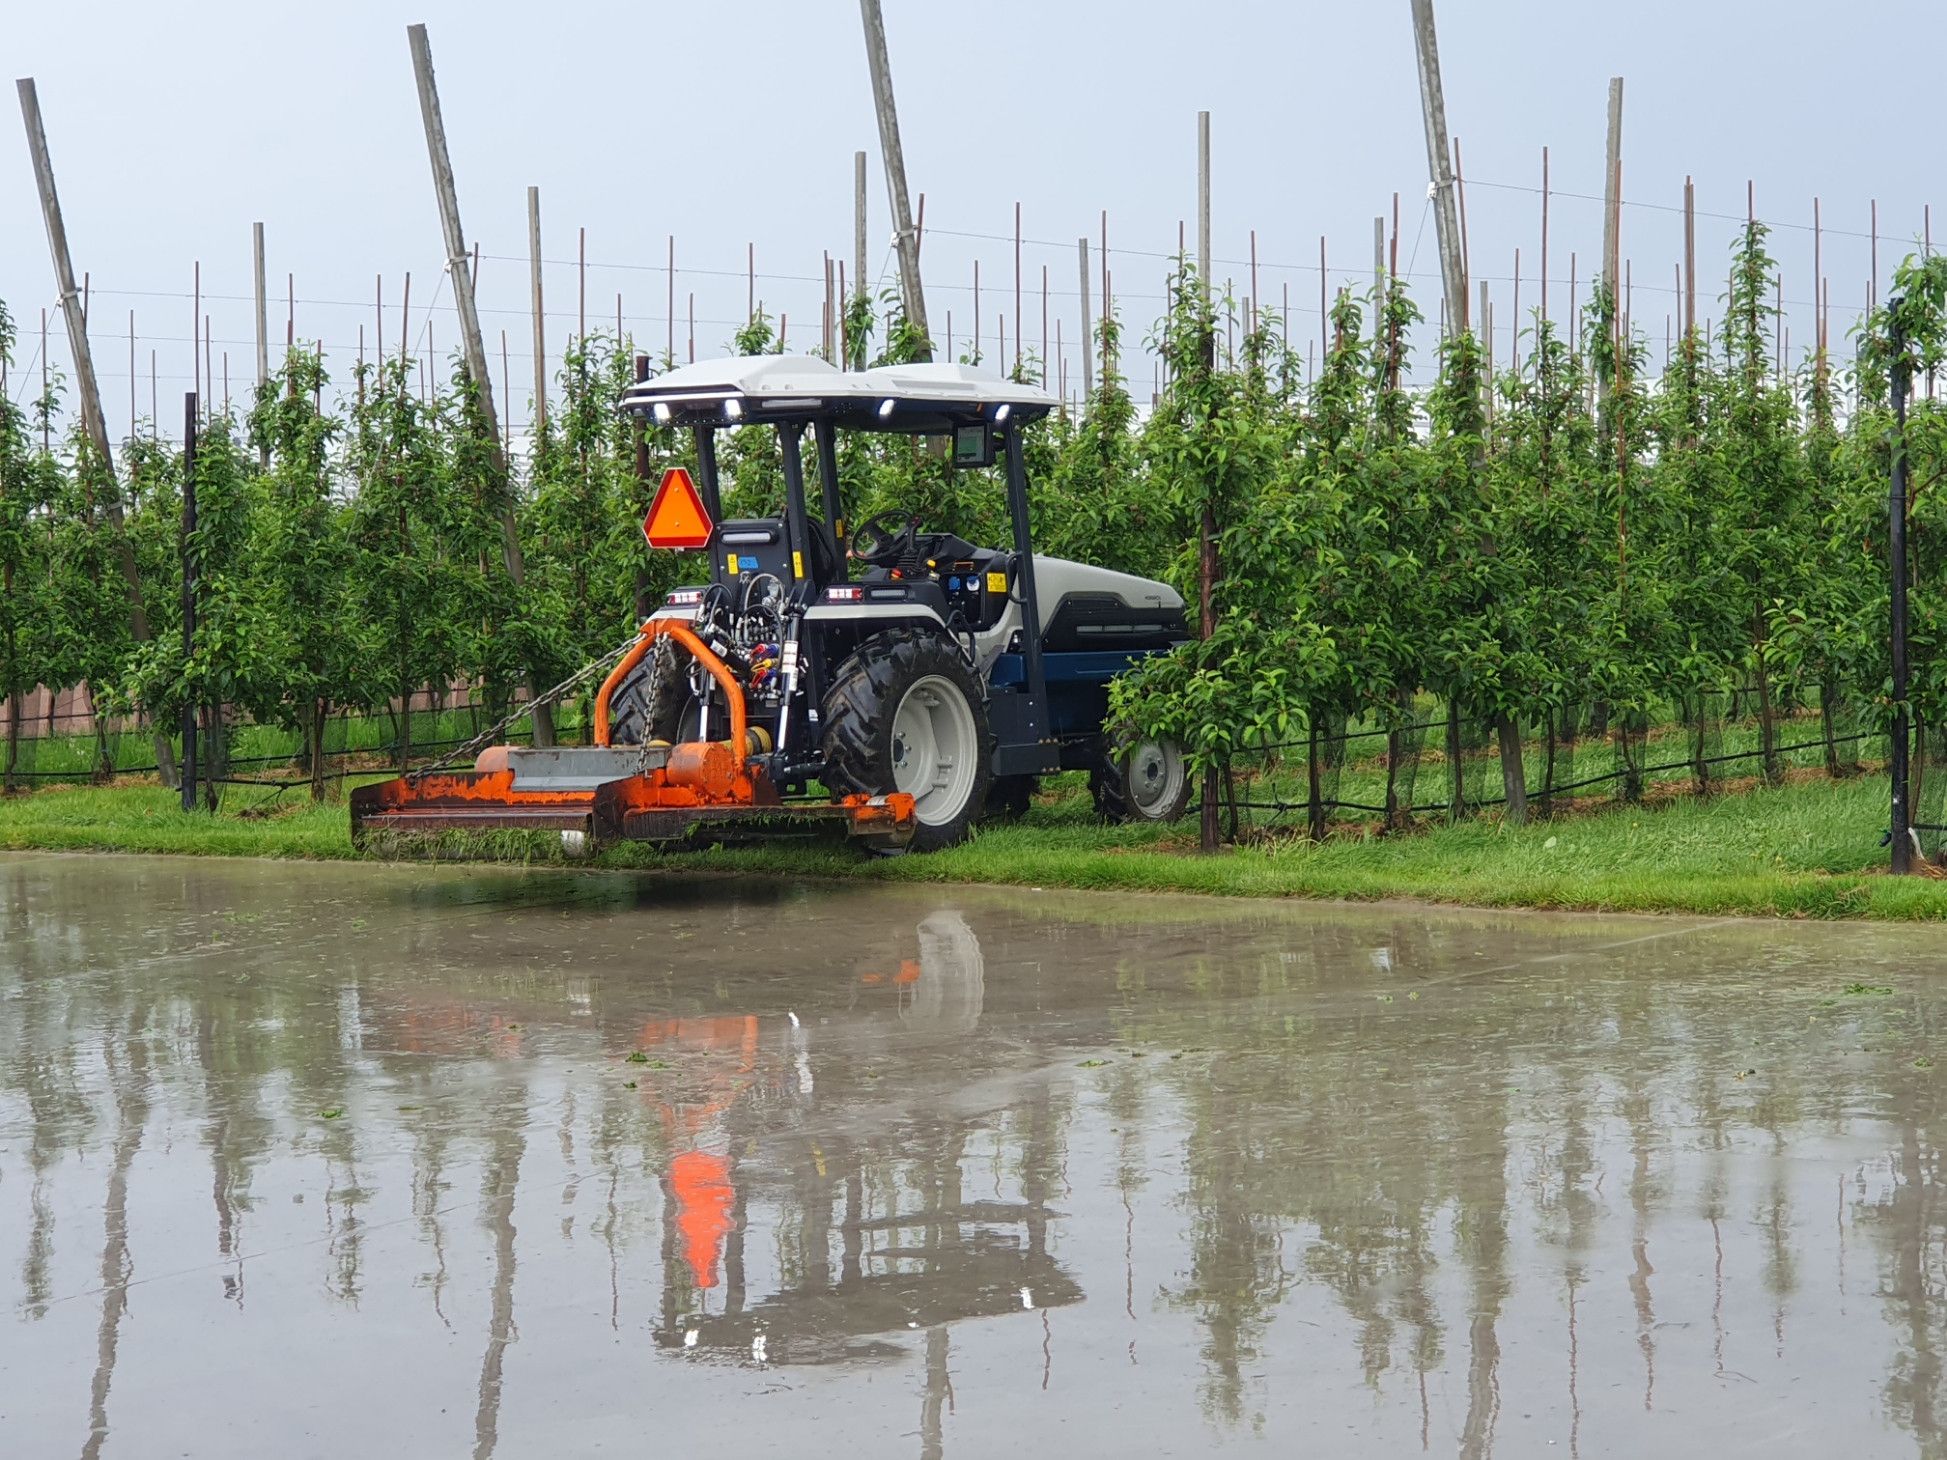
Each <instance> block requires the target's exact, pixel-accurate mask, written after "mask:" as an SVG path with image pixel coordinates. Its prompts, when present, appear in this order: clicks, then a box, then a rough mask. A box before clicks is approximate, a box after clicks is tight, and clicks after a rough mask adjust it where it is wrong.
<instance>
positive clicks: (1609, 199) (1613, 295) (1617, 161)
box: [1600, 76, 1623, 401]
mask: <svg viewBox="0 0 1947 1460" xmlns="http://www.w3.org/2000/svg"><path fill="white" fill-rule="evenodd" d="M1622 103H1623V79H1622V77H1620V76H1611V77H1610V78H1609V130H1608V143H1607V146H1606V148H1605V149H1604V153H1603V155H1604V158H1605V159H1606V160H1605V163H1604V166H1603V169H1602V283H1603V286H1604V287H1605V288H1606V289H1608V291H1609V305H1610V318H1611V320H1612V325H1611V332H1610V334H1611V337H1610V344H1611V345H1614V343H1615V340H1616V331H1617V330H1618V329H1620V327H1621V324H1622V290H1621V284H1622V279H1621V274H1622V268H1621V266H1620V259H1621V254H1620V252H1619V250H1620V248H1621V235H1622V196H1621V189H1622ZM1600 391H1601V398H1602V399H1603V400H1605V401H1606V400H1608V399H1609V377H1608V375H1607V374H1606V373H1605V374H1603V375H1602V377H1601V380H1600Z"/></svg>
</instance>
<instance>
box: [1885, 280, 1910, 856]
mask: <svg viewBox="0 0 1947 1460" xmlns="http://www.w3.org/2000/svg"><path fill="white" fill-rule="evenodd" d="M1904 302H1905V301H1904V300H1903V299H1902V298H1901V297H1900V296H1898V295H1894V296H1892V297H1891V298H1889V299H1888V300H1887V301H1886V311H1887V313H1888V315H1890V316H1891V319H1892V329H1891V332H1890V333H1891V340H1890V343H1891V345H1892V349H1893V372H1892V373H1893V380H1892V385H1893V479H1892V489H1891V492H1890V494H1889V500H1888V503H1887V548H1888V553H1887V556H1888V558H1889V559H1890V563H1889V566H1888V572H1889V573H1890V575H1891V579H1892V581H1891V583H1890V585H1889V586H1890V588H1891V590H1892V600H1893V601H1892V610H1893V611H1892V623H1891V629H1892V635H1893V645H1892V648H1893V754H1892V762H1893V764H1892V771H1893V808H1892V812H1893V832H1892V837H1893V871H1894V872H1895V873H1898V874H1902V875H1904V874H1905V873H1908V872H1911V871H1912V870H1913V833H1912V823H1913V808H1912V807H1910V806H1908V805H1907V799H1906V798H1907V732H1908V724H1907V703H1906V700H1907V662H1906V398H1907V394H1908V391H1909V390H1910V388H1911V385H1912V380H1911V374H1912V367H1911V366H1910V365H1909V364H1908V362H1907V358H1906V329H1905V325H1904V323H1903V321H1902V318H1901V316H1902V315H1903V313H1904V311H1903V310H1902V308H1901V305H1902V304H1903V303H1904Z"/></svg>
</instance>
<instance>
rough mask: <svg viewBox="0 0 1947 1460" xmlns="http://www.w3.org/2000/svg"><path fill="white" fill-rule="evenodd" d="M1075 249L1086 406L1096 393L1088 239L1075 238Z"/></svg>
mask: <svg viewBox="0 0 1947 1460" xmlns="http://www.w3.org/2000/svg"><path fill="white" fill-rule="evenodd" d="M1075 250H1076V253H1077V255H1078V256H1079V258H1080V260H1081V268H1082V404H1083V406H1084V408H1086V406H1087V404H1088V402H1089V401H1090V400H1091V399H1093V397H1094V395H1095V364H1094V361H1093V358H1092V357H1093V355H1094V351H1095V345H1094V340H1095V326H1094V323H1093V322H1092V321H1091V320H1090V319H1089V313H1088V290H1089V277H1088V239H1087V238H1086V237H1083V238H1078V239H1076V240H1075Z"/></svg>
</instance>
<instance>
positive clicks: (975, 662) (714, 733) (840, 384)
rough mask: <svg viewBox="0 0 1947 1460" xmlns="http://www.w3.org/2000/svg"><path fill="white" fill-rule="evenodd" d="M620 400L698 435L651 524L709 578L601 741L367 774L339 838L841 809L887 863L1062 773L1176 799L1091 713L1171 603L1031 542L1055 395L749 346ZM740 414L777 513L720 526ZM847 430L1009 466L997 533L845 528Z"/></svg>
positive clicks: (947, 373) (903, 523)
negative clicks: (773, 436) (771, 482)
mask: <svg viewBox="0 0 1947 1460" xmlns="http://www.w3.org/2000/svg"><path fill="white" fill-rule="evenodd" d="M623 404H624V409H626V410H628V411H630V412H632V413H635V414H638V415H645V416H648V417H650V418H652V419H653V420H654V421H655V422H656V424H658V425H660V426H673V427H686V428H688V429H689V430H690V432H691V434H692V435H693V437H694V440H695V446H696V458H695V461H696V470H695V472H694V474H693V475H692V473H691V472H689V471H687V470H684V469H682V468H673V469H672V470H670V471H669V472H667V473H665V474H664V477H663V481H662V485H661V488H660V489H659V490H658V492H657V495H656V499H655V503H654V505H653V506H652V507H651V509H650V512H649V516H648V519H647V521H646V522H645V523H644V532H645V533H646V535H647V537H648V539H649V542H650V545H651V546H652V547H656V548H669V549H705V550H707V551H708V553H709V555H710V581H709V582H708V583H703V584H698V585H695V586H691V587H684V588H678V589H676V590H675V591H673V592H672V593H670V594H669V595H668V599H667V601H666V603H665V604H664V605H663V607H662V608H660V609H659V610H658V611H657V612H656V613H654V614H653V615H651V616H650V618H649V619H648V621H647V622H646V623H644V624H643V625H642V626H641V631H640V634H639V635H638V636H637V637H636V638H635V639H634V640H633V642H632V643H631V644H630V645H629V647H628V648H627V650H626V651H625V652H623V653H622V654H621V657H620V658H619V660H618V661H617V662H616V663H615V665H614V667H613V668H612V669H611V670H610V671H609V673H608V677H607V679H606V680H605V681H604V682H603V683H602V685H601V688H600V689H599V690H598V691H597V692H596V695H595V701H594V737H593V738H594V744H593V745H592V746H587V747H577V748H563V749H538V748H536V749H530V748H526V747H522V746H515V745H498V746H493V747H490V748H488V749H487V750H485V751H484V752H483V753H482V754H481V755H480V756H479V759H478V761H477V762H476V763H475V765H474V767H473V769H472V770H465V771H460V770H434V771H428V772H419V773H415V774H411V775H407V776H403V777H400V778H399V779H397V780H392V781H386V782H382V783H380V784H377V785H371V786H365V787H361V788H360V789H358V790H356V791H354V792H353V793H352V830H353V835H354V837H355V838H359V839H364V838H367V837H370V836H372V835H374V834H376V833H414V832H444V831H453V830H484V829H490V828H523V829H528V830H535V831H550V832H552V831H558V832H560V833H561V834H562V837H563V841H564V843H565V844H566V845H568V846H569V847H570V848H571V849H582V848H592V847H595V846H599V845H603V844H606V843H610V842H614V841H619V840H633V841H645V842H653V843H663V844H668V845H690V844H694V843H695V842H696V841H698V840H699V839H703V840H708V839H728V838H733V837H736V838H741V837H743V836H745V835H749V834H754V833H768V832H789V831H791V830H794V829H803V828H805V827H806V826H807V825H817V824H820V823H825V824H831V823H836V824H838V825H840V826H842V827H843V828H844V829H845V830H846V831H848V832H850V833H851V834H852V835H853V836H854V837H856V838H858V839H859V840H860V841H861V842H862V843H863V844H864V845H865V846H867V847H869V848H871V849H873V850H876V851H888V852H890V851H903V850H908V849H910V850H913V851H931V850H935V849H937V848H941V847H948V846H952V845H953V844H954V843H956V842H958V841H960V840H961V839H962V838H964V837H965V836H966V835H967V833H968V829H969V828H970V827H971V826H972V825H973V824H974V823H975V822H976V821H977V820H979V819H980V818H981V817H982V816H984V815H989V814H1002V813H1006V812H1016V811H1019V810H1021V809H1023V808H1024V807H1025V806H1026V804H1027V800H1028V796H1029V794H1030V792H1031V791H1032V789H1033V787H1034V783H1035V780H1036V778H1037V777H1040V776H1045V775H1051V774H1054V773H1056V772H1059V771H1066V770H1085V771H1087V772H1088V773H1089V777H1090V784H1091V786H1092V788H1093V791H1094V795H1095V801H1096V805H1097V808H1098V810H1099V811H1100V812H1101V813H1102V814H1103V815H1104V816H1106V817H1109V818H1111V819H1115V820H1168V819H1172V818H1174V817H1176V816H1178V815H1180V814H1181V813H1182V811H1183V809H1184V806H1185V804H1186V802H1187V801H1188V798H1189V777H1188V776H1187V774H1186V772H1185V766H1184V761H1183V755H1182V753H1181V751H1180V749H1179V748H1178V747H1177V746H1175V745H1174V744H1170V743H1167V742H1158V741H1147V740H1144V741H1134V742H1127V743H1125V742H1122V741H1118V740H1113V739H1112V738H1111V737H1110V736H1109V734H1108V732H1107V730H1106V728H1105V725H1104V719H1105V716H1106V714H1107V709H1108V684H1109V681H1110V680H1112V679H1114V678H1115V677H1116V676H1117V675H1118V674H1121V673H1123V672H1124V671H1125V670H1127V669H1129V668H1130V667H1131V666H1132V665H1134V664H1136V663H1137V662H1139V661H1140V660H1141V659H1143V658H1144V657H1146V656H1148V655H1152V654H1157V653H1161V652H1164V651H1166V650H1168V649H1169V648H1170V647H1171V645H1173V644H1176V643H1178V642H1180V641H1181V640H1182V639H1183V638H1184V637H1185V636H1186V631H1185V626H1184V611H1183V599H1182V598H1181V596H1180V595H1178V594H1177V593H1176V591H1175V590H1174V589H1172V588H1170V587H1168V586H1167V585H1165V584H1162V583H1157V582H1152V581H1151V580H1149V579H1147V578H1138V577H1133V576H1131V575H1129V574H1126V573H1118V572H1113V571H1111V570H1109V569H1107V568H1097V567H1089V566H1086V565H1084V564H1081V563H1072V562H1067V561H1064V560H1063V559H1060V558H1050V557H1038V556H1036V555H1035V552H1034V549H1033V544H1032V540H1031V534H1030V530H1029V523H1028V484H1027V474H1026V469H1025V467H1024V466H1023V462H1022V432H1023V430H1024V429H1025V428H1026V427H1027V426H1028V424H1029V423H1030V422H1032V421H1034V420H1036V419H1038V418H1040V417H1042V416H1044V415H1046V414H1047V413H1048V412H1049V411H1050V410H1052V409H1054V407H1055V406H1056V404H1057V402H1056V400H1055V398H1054V397H1053V396H1052V395H1050V394H1048V392H1046V391H1044V390H1041V389H1039V388H1038V387H1035V386H1031V385H1022V384H1016V383H1014V382H1012V381H1007V380H1003V379H1001V378H999V377H998V376H995V375H991V374H988V373H985V372H980V371H975V370H971V369H968V368H965V367H963V366H957V365H904V366H887V367H884V368H881V369H876V370H866V371H855V372H847V371H840V370H838V369H836V368H834V367H833V366H831V365H829V364H827V363H825V362H824V361H822V360H817V359H811V358H800V357H791V356H754V357H744V358H736V359H729V360H720V361H714V362H707V363H699V364H695V365H689V366H685V367H683V368H681V369H677V370H673V371H671V372H669V373H668V374H666V375H662V376H659V377H657V378H656V379H654V380H649V381H645V382H643V383H641V384H638V385H636V386H634V387H632V388H631V389H630V390H629V392H628V394H627V395H626V397H625V398H624V402H623ZM731 428H741V429H743V430H751V429H753V428H763V429H771V430H775V431H776V432H777V435H778V440H779V444H780V446H781V448H782V452H781V455H782V464H783V471H784V482H785V511H784V515H783V516H781V517H766V518H756V519H750V520H734V519H733V520H729V521H726V520H724V517H723V512H722V507H721V499H720V496H719V491H718V483H717V468H716V443H717V433H718V432H719V431H722V430H725V429H731ZM840 431H877V432H888V433H892V434H896V435H907V436H927V437H932V438H942V439H944V440H945V441H946V442H947V443H949V446H950V453H949V454H950V459H951V461H952V462H953V463H954V465H955V466H956V467H970V468H976V467H988V466H992V465H994V464H995V463H996V461H999V462H1000V463H1002V464H1003V465H1004V471H1005V478H1006V485H1007V506H1008V515H1009V518H1010V521H1011V525H1012V536H1013V541H1012V542H1011V543H1009V544H1008V545H1006V546H1004V547H976V546H975V545H974V544H972V543H970V542H966V541H965V540H963V539H961V538H959V537H957V536H955V535H954V534H952V533H950V532H939V531H932V530H929V529H928V527H927V526H926V524H925V523H923V522H921V521H920V520H918V519H917V518H914V517H906V516H901V515H898V514H887V515H882V516H879V517H876V518H874V519H872V520H871V521H869V522H864V523H860V524H858V525H857V526H855V527H852V528H851V529H850V531H848V530H847V526H846V512H845V504H844V503H843V501H842V500H841V493H840V486H839V472H838V454H837V439H838V433H839V432H840ZM807 434H808V435H809V436H810V438H811V442H812V446H813V450H812V452H811V455H812V457H813V459H814V460H815V462H816V465H817V476H818V483H817V494H816V500H815V501H814V500H812V499H811V495H810V493H809V492H808V490H807V484H806V472H805V469H804V460H805V457H804V452H803V445H804V441H805V437H806V436H807Z"/></svg>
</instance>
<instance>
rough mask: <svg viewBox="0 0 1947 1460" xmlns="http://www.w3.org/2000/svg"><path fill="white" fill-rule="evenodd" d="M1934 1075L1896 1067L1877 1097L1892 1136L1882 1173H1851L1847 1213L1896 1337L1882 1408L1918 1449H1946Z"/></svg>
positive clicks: (1940, 1174) (1946, 1324)
mask: <svg viewBox="0 0 1947 1460" xmlns="http://www.w3.org/2000/svg"><path fill="white" fill-rule="evenodd" d="M1935 1090H1936V1085H1935V1079H1934V1076H1933V1075H1932V1074H1930V1073H1927V1072H1923V1071H1915V1070H1912V1069H1906V1070H1902V1071H1899V1072H1898V1073H1896V1074H1895V1075H1893V1077H1892V1078H1891V1079H1890V1080H1889V1081H1888V1089H1887V1090H1886V1092H1885V1096H1884V1098H1885V1100H1886V1103H1887V1105H1888V1106H1889V1107H1891V1108H1892V1109H1893V1110H1895V1111H1897V1112H1898V1114H1897V1116H1896V1119H1897V1121H1898V1132H1897V1144H1896V1146H1895V1147H1894V1149H1893V1150H1891V1151H1890V1152H1889V1153H1888V1156H1887V1159H1886V1162H1885V1167H1884V1171H1883V1174H1878V1175H1875V1173H1871V1172H1865V1171H1862V1172H1861V1174H1860V1176H1859V1177H1858V1178H1857V1193H1858V1195H1857V1200H1856V1202H1855V1205H1854V1208H1853V1212H1854V1220H1855V1221H1856V1222H1857V1223H1858V1224H1859V1226H1860V1227H1861V1228H1863V1229H1864V1230H1865V1231H1866V1232H1867V1233H1868V1234H1869V1235H1871V1236H1873V1237H1876V1238H1877V1240H1878V1246H1879V1249H1880V1252H1879V1266H1880V1297H1881V1301H1882V1303H1883V1304H1884V1307H1885V1312H1886V1318H1887V1322H1888V1325H1889V1326H1890V1327H1891V1329H1892V1331H1893V1336H1894V1338H1895V1340H1896V1341H1897V1343H1898V1345H1899V1352H1898V1356H1897V1357H1896V1358H1895V1360H1894V1363H1893V1367H1892V1370H1891V1372H1889V1373H1888V1374H1887V1376H1886V1380H1885V1384H1884V1386H1883V1393H1884V1395H1885V1404H1886V1410H1887V1413H1888V1414H1889V1415H1890V1416H1891V1417H1892V1419H1893V1421H1894V1423H1896V1424H1898V1425H1900V1426H1901V1427H1902V1428H1903V1429H1905V1430H1907V1431H1908V1432H1910V1433H1911V1434H1912V1435H1914V1436H1915V1438H1916V1439H1918V1440H1919V1441H1920V1447H1921V1448H1920V1453H1921V1454H1923V1455H1925V1456H1928V1457H1930V1460H1931V1457H1940V1456H1947V1440H1944V1439H1943V1437H1942V1433H1941V1428H1940V1410H1941V1401H1942V1389H1943V1383H1947V1371H1944V1370H1943V1365H1942V1361H1941V1354H1942V1350H1943V1349H1947V1267H1944V1266H1943V1261H1942V1257H1941V1254H1942V1252H1943V1251H1947V1220H1943V1213H1942V1210H1941V1205H1940V1195H1939V1193H1940V1183H1941V1181H1942V1180H1944V1179H1947V1170H1943V1166H1942V1161H1941V1149H1940V1144H1939V1140H1938V1138H1937V1137H1936V1135H1935V1134H1934V1120H1935V1116H1936V1114H1937V1113H1938V1110H1939V1096H1938V1095H1937V1094H1936V1093H1935Z"/></svg>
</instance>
